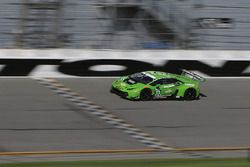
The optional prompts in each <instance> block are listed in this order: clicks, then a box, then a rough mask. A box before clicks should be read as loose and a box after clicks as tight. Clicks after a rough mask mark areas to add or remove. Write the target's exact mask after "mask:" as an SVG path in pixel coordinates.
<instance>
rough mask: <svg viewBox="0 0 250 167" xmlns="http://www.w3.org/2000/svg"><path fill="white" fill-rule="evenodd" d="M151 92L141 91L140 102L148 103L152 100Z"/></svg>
mask: <svg viewBox="0 0 250 167" xmlns="http://www.w3.org/2000/svg"><path fill="white" fill-rule="evenodd" d="M152 97H153V96H152V91H151V90H150V89H143V90H142V91H141V93H140V100H142V101H148V100H151V99H152Z"/></svg>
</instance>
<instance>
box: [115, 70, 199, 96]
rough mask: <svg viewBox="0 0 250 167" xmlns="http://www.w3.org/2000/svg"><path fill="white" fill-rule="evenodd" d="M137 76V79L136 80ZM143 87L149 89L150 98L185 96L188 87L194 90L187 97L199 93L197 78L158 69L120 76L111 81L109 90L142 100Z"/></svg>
mask: <svg viewBox="0 0 250 167" xmlns="http://www.w3.org/2000/svg"><path fill="white" fill-rule="evenodd" d="M194 75H197V74H194ZM138 78H139V80H137V79H138ZM142 78H143V79H142ZM144 81H146V82H144ZM203 81H204V80H203ZM143 82H144V83H143ZM157 83H158V84H157ZM144 89H149V90H150V92H151V93H150V95H151V98H150V99H156V98H166V97H174V98H187V92H188V91H187V90H190V89H192V90H193V92H194V93H193V97H192V98H189V99H190V100H193V99H197V98H199V95H200V90H199V80H198V79H195V78H192V77H190V76H188V75H185V74H184V73H183V74H181V75H177V74H172V73H165V72H159V71H145V72H140V73H136V74H132V75H129V76H123V77H120V78H118V79H116V80H115V81H114V82H113V83H112V88H111V92H114V93H117V94H119V95H120V96H122V97H124V98H127V99H131V100H136V99H139V100H140V99H141V100H143V99H142V97H141V92H142V91H143V90H144ZM150 99H147V100H150Z"/></svg>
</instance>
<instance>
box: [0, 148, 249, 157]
mask: <svg viewBox="0 0 250 167" xmlns="http://www.w3.org/2000/svg"><path fill="white" fill-rule="evenodd" d="M248 150H250V147H211V148H176V149H175V151H177V152H223V151H225V152H235V151H248ZM156 152H162V153H164V152H166V151H164V150H157V149H150V148H149V149H117V150H62V151H20V152H0V156H24V155H54V154H61V155H63V154H143V153H156Z"/></svg>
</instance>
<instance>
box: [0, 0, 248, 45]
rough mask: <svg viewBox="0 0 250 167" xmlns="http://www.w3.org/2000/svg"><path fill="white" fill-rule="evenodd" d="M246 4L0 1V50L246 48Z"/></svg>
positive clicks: (214, 0)
mask: <svg viewBox="0 0 250 167" xmlns="http://www.w3.org/2000/svg"><path fill="white" fill-rule="evenodd" d="M249 11H250V1H249V0H237V1H236V0H1V1H0V23H1V24H0V48H91V49H235V50H237V49H242V50H249V48H250V12H249Z"/></svg>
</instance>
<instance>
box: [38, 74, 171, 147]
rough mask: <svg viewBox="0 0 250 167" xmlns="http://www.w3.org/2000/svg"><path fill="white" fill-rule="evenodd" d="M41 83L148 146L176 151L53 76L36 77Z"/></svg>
mask: <svg viewBox="0 0 250 167" xmlns="http://www.w3.org/2000/svg"><path fill="white" fill-rule="evenodd" d="M34 79H35V80H37V81H38V82H39V83H41V84H43V85H45V86H46V87H48V88H50V89H51V90H52V91H54V92H55V93H57V94H59V95H60V96H63V97H64V98H66V99H67V100H69V101H71V102H72V103H74V104H75V105H76V106H78V107H79V108H80V109H82V110H83V111H86V112H88V113H90V114H92V115H95V116H96V117H98V118H99V119H101V120H104V121H105V122H106V123H108V124H110V125H112V126H113V127H115V128H117V129H120V130H122V131H123V132H124V133H126V134H128V135H129V136H131V137H132V138H134V139H136V140H137V141H139V142H141V143H143V144H145V145H146V146H148V147H150V148H152V149H156V150H164V151H174V150H175V149H174V148H173V147H169V146H168V145H166V144H165V143H163V142H161V141H160V140H159V139H157V138H155V137H153V136H151V135H150V134H148V133H145V132H143V131H142V130H141V129H139V128H137V127H135V126H134V125H132V124H130V123H128V122H127V121H125V120H124V119H121V118H119V117H118V116H116V115H114V114H113V113H111V112H110V111H107V110H105V109H104V108H102V107H100V106H98V105H97V104H95V103H94V102H92V101H89V100H88V99H87V98H85V97H83V96H81V95H80V94H78V93H76V92H74V91H73V90H71V89H69V88H67V87H65V86H64V85H62V84H61V83H59V82H58V81H57V80H55V79H52V78H34Z"/></svg>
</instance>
